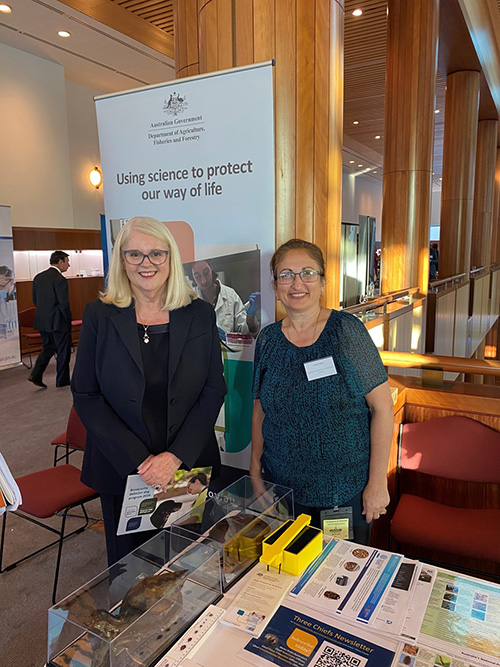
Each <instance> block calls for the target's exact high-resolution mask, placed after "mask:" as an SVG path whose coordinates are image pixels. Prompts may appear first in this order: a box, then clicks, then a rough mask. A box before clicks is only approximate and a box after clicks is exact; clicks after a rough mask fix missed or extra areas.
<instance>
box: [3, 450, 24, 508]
mask: <svg viewBox="0 0 500 667" xmlns="http://www.w3.org/2000/svg"><path fill="white" fill-rule="evenodd" d="M0 495H1V496H2V498H3V502H1V506H0V515H1V514H3V513H4V512H5V510H6V509H7V510H10V511H11V512H15V511H16V510H17V508H18V507H19V505H20V504H21V503H22V498H21V491H20V490H19V487H18V485H17V482H16V480H15V479H14V477H13V475H12V473H11V472H10V469H9V466H8V465H7V462H6V460H5V459H4V457H3V456H2V454H0Z"/></svg>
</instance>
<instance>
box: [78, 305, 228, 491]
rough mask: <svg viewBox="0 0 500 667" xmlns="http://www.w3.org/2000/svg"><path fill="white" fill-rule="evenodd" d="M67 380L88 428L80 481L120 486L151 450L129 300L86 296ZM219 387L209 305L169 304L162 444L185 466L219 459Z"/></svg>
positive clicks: (98, 486) (97, 485) (221, 379)
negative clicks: (123, 304) (122, 304)
mask: <svg viewBox="0 0 500 667" xmlns="http://www.w3.org/2000/svg"><path fill="white" fill-rule="evenodd" d="M71 385H72V391H73V400H74V406H75V409H76V411H77V413H78V415H79V416H80V418H81V420H82V422H83V423H84V425H85V427H86V429H87V443H86V448H85V454H84V459H83V467H82V481H83V482H84V483H85V484H87V485H88V486H91V487H92V488H94V489H96V490H97V491H99V492H101V493H110V494H121V493H123V490H124V487H125V481H126V477H127V475H129V474H131V473H134V472H136V469H137V467H138V466H139V465H140V464H141V463H142V462H143V461H144V460H145V459H146V458H147V457H148V456H149V454H150V450H149V447H150V439H149V434H148V431H147V429H146V426H145V425H144V422H143V420H142V400H143V396H144V390H145V380H144V374H143V368H142V358H141V350H140V339H139V334H138V331H137V321H136V316H135V309H134V307H133V306H130V307H129V308H118V307H116V306H113V305H109V304H104V303H102V301H99V300H97V301H93V302H91V303H89V304H87V306H86V307H85V312H84V314H83V325H82V329H81V332H80V340H79V343H78V351H77V357H76V364H75V370H74V372H73V379H72V383H71ZM225 393H226V384H225V382H224V376H223V370H222V356H221V351H220V343H219V336H218V334H217V328H216V326H215V312H214V310H213V308H212V306H210V305H209V304H208V303H205V302H204V301H202V300H201V299H195V300H194V301H192V302H191V304H189V305H188V306H185V307H184V308H180V309H178V310H173V311H171V312H170V347H169V365H168V404H167V405H166V406H165V412H166V416H167V429H168V431H167V432H168V437H167V442H166V445H165V450H166V451H169V452H172V453H173V454H175V455H176V456H178V457H179V458H180V459H181V461H182V462H183V463H184V465H185V466H186V467H187V468H192V467H194V466H198V465H212V466H215V467H217V466H218V465H220V455H219V450H218V446H217V442H216V439H215V434H214V425H215V421H216V419H217V416H218V414H219V410H220V408H221V405H222V403H223V401H224V395H225Z"/></svg>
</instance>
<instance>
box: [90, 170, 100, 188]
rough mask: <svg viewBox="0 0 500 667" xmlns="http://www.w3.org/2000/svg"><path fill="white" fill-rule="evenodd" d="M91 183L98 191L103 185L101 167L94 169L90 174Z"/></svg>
mask: <svg viewBox="0 0 500 667" xmlns="http://www.w3.org/2000/svg"><path fill="white" fill-rule="evenodd" d="M89 181H90V183H91V185H93V186H94V188H96V190H98V189H99V188H100V187H101V184H102V172H101V170H100V169H99V167H94V168H93V169H92V171H90V173H89Z"/></svg>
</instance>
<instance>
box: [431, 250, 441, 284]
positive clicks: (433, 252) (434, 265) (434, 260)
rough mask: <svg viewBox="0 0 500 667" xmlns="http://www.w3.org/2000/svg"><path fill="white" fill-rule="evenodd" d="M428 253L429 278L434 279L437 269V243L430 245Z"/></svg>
mask: <svg viewBox="0 0 500 667" xmlns="http://www.w3.org/2000/svg"><path fill="white" fill-rule="evenodd" d="M429 255H430V256H429V280H436V278H437V274H438V271H439V250H438V245H437V243H433V244H432V245H431V247H430V252H429Z"/></svg>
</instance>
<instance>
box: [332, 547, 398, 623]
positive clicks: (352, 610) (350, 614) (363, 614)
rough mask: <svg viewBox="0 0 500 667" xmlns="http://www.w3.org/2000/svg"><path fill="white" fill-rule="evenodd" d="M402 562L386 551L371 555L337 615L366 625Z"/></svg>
mask: <svg viewBox="0 0 500 667" xmlns="http://www.w3.org/2000/svg"><path fill="white" fill-rule="evenodd" d="M402 560H403V556H401V555H400V554H393V553H390V552H388V551H377V552H376V553H375V554H373V558H371V559H370V563H369V564H368V565H367V566H366V567H365V569H364V570H363V573H362V576H361V577H360V578H359V580H358V581H357V582H356V586H354V587H353V588H352V589H351V590H350V591H349V594H348V595H347V596H346V598H345V600H343V602H342V604H341V605H340V606H339V609H338V611H339V613H341V614H342V616H343V617H346V618H349V619H351V620H353V621H357V622H359V623H366V624H368V623H369V622H370V621H371V619H372V618H375V616H376V614H377V613H378V611H379V610H380V607H381V605H382V602H383V601H384V599H385V597H386V595H387V593H388V591H389V590H390V587H391V585H392V582H393V581H394V578H395V577H396V574H397V572H398V569H399V565H400V563H401V561H402Z"/></svg>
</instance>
